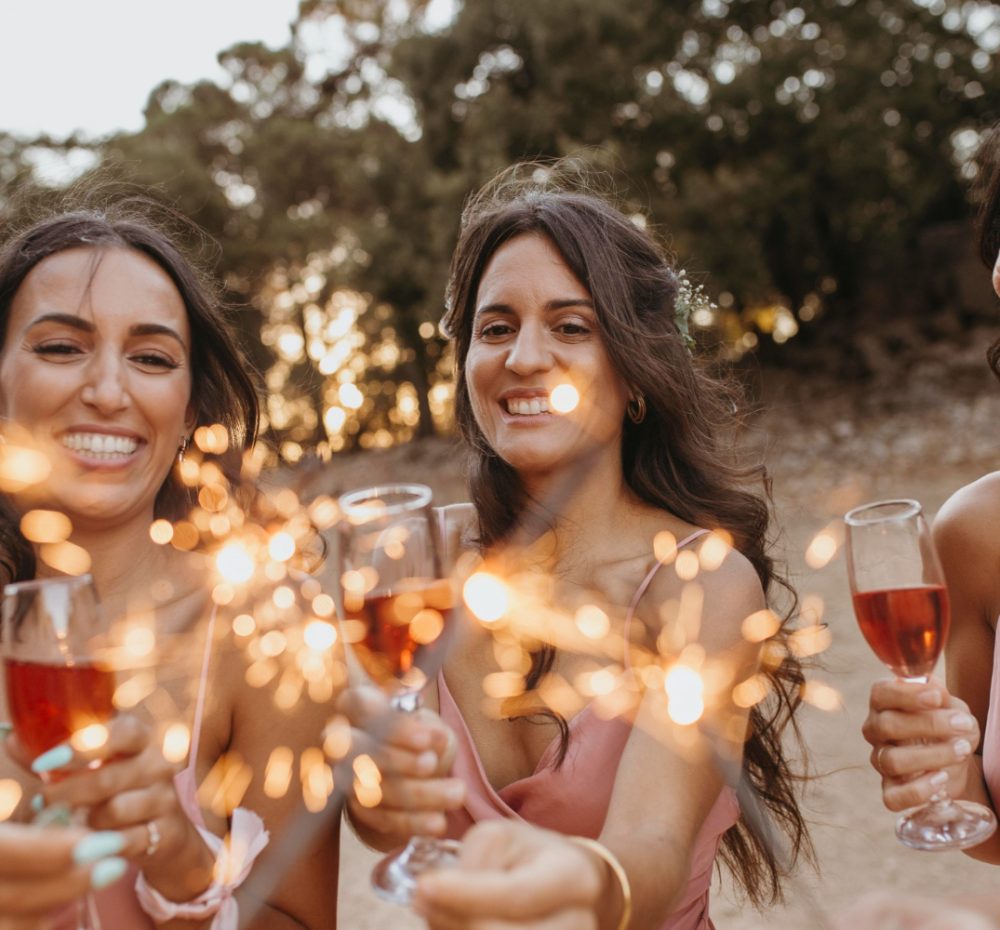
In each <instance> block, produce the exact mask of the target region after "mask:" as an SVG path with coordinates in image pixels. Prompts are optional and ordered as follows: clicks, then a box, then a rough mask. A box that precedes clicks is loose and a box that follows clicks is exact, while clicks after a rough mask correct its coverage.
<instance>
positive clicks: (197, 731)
mask: <svg viewBox="0 0 1000 930" xmlns="http://www.w3.org/2000/svg"><path fill="white" fill-rule="evenodd" d="M218 610H219V607H218V605H217V604H213V605H212V613H211V614H210V615H209V618H208V630H207V631H206V633H205V647H204V649H203V650H202V657H201V677H200V678H199V679H198V699H197V700H196V702H195V705H194V722H193V723H192V725H191V751H190V753H189V754H188V768H189V769H191V771H192V772H194V767H195V763H196V762H197V761H198V745H199V744H200V742H201V722H202V718H203V717H204V715H205V696H206V695H207V693H208V669H209V666H210V664H211V660H212V644H213V643H214V642H215V615H216V614H217V613H218Z"/></svg>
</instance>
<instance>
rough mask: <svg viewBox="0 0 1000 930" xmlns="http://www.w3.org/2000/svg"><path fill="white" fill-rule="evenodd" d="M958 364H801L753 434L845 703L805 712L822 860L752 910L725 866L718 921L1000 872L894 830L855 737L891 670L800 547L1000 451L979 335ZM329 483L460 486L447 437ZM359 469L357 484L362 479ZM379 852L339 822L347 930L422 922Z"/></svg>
mask: <svg viewBox="0 0 1000 930" xmlns="http://www.w3.org/2000/svg"><path fill="white" fill-rule="evenodd" d="M974 356H975V357H974V358H973V355H972V354H970V355H969V358H968V359H966V358H965V357H963V356H958V357H956V359H955V361H956V362H957V365H958V367H957V368H956V367H954V366H952V368H950V369H949V368H948V367H943V365H942V364H940V363H938V362H936V361H935V358H934V354H933V353H931V357H930V360H929V361H927V362H926V363H925V367H924V369H923V370H922V371H920V370H917V371H912V370H911V371H909V372H906V373H904V374H905V378H904V377H903V376H902V375H901V376H900V380H899V383H900V384H902V383H905V384H906V385H907V389H906V391H905V392H902V390H901V389H895V387H894V384H893V381H892V379H891V378H883V379H882V383H879V384H852V385H846V386H845V385H837V386H832V385H831V386H825V385H823V384H821V383H817V382H815V381H812V380H810V379H809V378H806V377H802V376H799V377H797V378H792V377H790V376H785V377H777V376H774V377H771V378H770V379H769V380H768V382H767V390H765V392H764V398H763V400H764V404H765V406H766V413H764V414H763V415H761V416H760V417H758V418H757V420H756V421H755V422H754V428H753V430H752V433H751V437H750V438H751V441H752V442H754V443H756V444H757V445H758V446H759V447H760V448H761V449H763V450H764V451H765V452H766V458H767V461H768V465H769V468H770V471H771V472H772V475H773V478H774V494H775V501H776V506H777V511H778V518H779V523H780V525H781V527H782V534H781V537H780V538H779V539H778V540H777V547H778V550H779V551H780V552H783V553H784V557H785V558H786V559H787V562H788V566H789V570H790V573H791V575H792V579H793V582H794V583H795V585H796V587H797V588H798V590H799V593H800V595H802V596H805V595H816V596H818V597H819V598H821V599H822V603H823V613H824V619H825V621H826V622H827V623H828V624H829V626H830V629H831V631H832V633H833V643H832V646H831V647H830V649H829V650H828V651H827V652H826V653H825V654H824V655H823V657H822V667H821V668H820V669H817V670H815V671H814V672H813V673H812V674H813V676H814V677H816V678H818V679H820V680H822V681H824V682H827V683H829V684H831V685H832V686H834V687H835V688H836V689H837V691H838V692H839V693H840V696H841V700H840V706H839V707H838V708H837V709H836V710H833V711H819V710H816V709H813V708H807V709H806V710H805V712H804V713H803V715H802V719H803V730H804V733H805V737H806V740H807V742H808V744H809V750H810V760H811V767H812V771H813V773H814V775H815V778H814V779H813V780H812V782H811V783H810V784H809V786H808V788H807V790H806V795H805V802H804V803H805V809H806V812H807V816H808V818H809V822H810V824H811V827H812V834H813V839H814V841H815V845H816V851H817V858H818V869H817V870H816V871H815V872H814V871H811V870H809V869H808V868H803V869H801V870H800V872H799V874H798V877H797V878H796V879H795V880H793V881H791V882H790V883H789V884H788V885H787V888H786V891H787V902H786V904H785V905H784V906H780V907H776V908H774V909H771V910H769V911H768V912H766V913H763V914H759V913H756V912H755V911H753V910H752V909H749V908H748V907H746V906H745V905H743V904H742V903H741V902H740V901H739V898H738V896H736V895H735V894H734V893H733V892H732V890H731V887H730V884H729V881H728V878H727V876H725V875H721V876H720V877H719V879H718V881H717V888H716V890H715V892H714V896H713V904H712V916H713V919H714V921H715V923H716V926H717V927H718V930H763V928H765V927H767V928H769V930H791V928H796V930H816V928H822V927H823V914H824V913H825V912H827V911H829V910H833V909H836V908H838V907H841V906H843V905H844V904H845V903H846V902H848V901H851V900H853V899H854V898H855V897H856V896H857V895H859V894H860V893H862V892H864V891H866V890H869V889H875V888H882V887H886V886H890V887H893V888H897V889H898V890H899V891H900V893H901V894H905V893H906V892H915V891H920V892H925V893H931V894H959V895H960V894H962V893H963V892H966V891H973V890H982V889H985V888H987V887H992V886H996V885H997V884H998V877H1000V872H997V871H996V869H995V868H992V867H989V866H985V865H982V864H980V863H977V862H974V861H973V860H971V859H969V858H968V857H966V856H964V855H962V854H960V853H937V854H934V853H920V852H913V851H910V850H907V849H905V848H904V847H902V846H901V845H899V843H897V842H896V840H895V838H894V836H893V816H892V815H891V814H889V813H888V812H886V811H885V810H884V809H883V808H882V806H881V803H880V798H879V790H878V780H877V777H876V775H875V774H874V773H873V772H872V771H871V769H870V768H869V767H868V764H867V756H868V752H867V744H866V743H865V742H864V741H863V740H862V738H861V735H860V724H861V721H862V719H863V717H864V714H865V709H866V705H867V695H868V689H869V686H870V684H871V682H872V681H873V680H875V679H876V678H878V677H879V676H882V675H884V674H885V672H884V669H883V668H882V667H881V666H880V665H879V663H878V662H877V660H875V658H874V657H873V656H872V655H871V653H870V652H869V651H868V648H867V646H866V645H865V643H864V642H863V640H862V639H861V636H860V634H859V633H858V631H857V627H856V624H855V622H854V618H853V615H852V612H851V607H850V602H849V598H848V592H847V581H846V574H845V569H844V565H843V558H842V555H841V554H839V553H838V555H837V556H836V557H835V558H834V559H833V560H832V561H830V562H829V563H828V564H827V565H825V566H824V567H822V568H810V567H809V566H808V565H807V564H806V560H805V552H806V549H807V547H808V545H809V542H810V541H811V540H812V539H813V537H814V536H815V535H816V534H817V533H818V532H819V531H820V530H822V529H824V528H825V527H828V526H831V525H833V526H838V525H839V518H840V517H841V515H842V514H843V513H844V511H845V510H846V509H848V508H849V507H851V506H853V505H854V504H856V503H859V502H861V501H864V500H869V499H876V498H879V497H886V496H893V497H895V496H907V497H916V498H919V499H920V500H922V501H923V503H924V505H925V508H926V509H927V510H928V512H930V513H933V512H934V511H936V510H937V508H938V507H940V505H941V504H942V502H943V501H944V500H945V499H946V498H947V497H948V495H949V494H950V493H951V492H952V491H954V490H955V489H956V488H958V487H959V486H960V485H962V484H963V483H966V482H968V481H970V480H972V479H973V478H975V477H977V476H978V475H980V474H982V473H983V472H985V471H989V470H992V469H993V468H996V467H998V463H1000V441H998V436H997V424H998V423H1000V388H998V387H997V386H996V385H995V382H992V381H991V379H990V377H989V375H988V374H985V373H984V369H983V366H982V362H981V359H982V343H980V345H979V347H978V349H977V351H976V352H975V353H974ZM342 462H343V464H342V466H341V467H340V468H339V469H336V470H335V478H334V479H333V480H334V481H335V482H336V483H337V484H338V485H340V486H341V487H343V486H346V485H347V484H351V483H360V481H364V482H368V481H372V480H378V479H379V478H381V477H383V476H389V475H397V476H398V475H400V474H405V475H406V477H407V478H412V479H415V480H425V481H428V482H430V483H432V484H433V485H434V486H435V487H436V488H437V489H438V492H439V496H440V498H441V499H442V500H457V499H460V498H461V496H462V485H461V478H460V476H459V475H458V472H457V469H456V458H455V455H454V452H453V450H452V449H451V448H450V447H449V446H447V445H445V444H441V443H436V444H431V445H426V446H422V447H419V446H413V447H409V448H402V449H397V450H392V451H391V452H389V453H386V454H385V455H382V456H374V455H367V456H365V457H364V460H363V464H362V463H361V462H359V461H354V462H352V461H351V460H350V459H343V460H342ZM358 476H361V477H360V480H359V479H358ZM372 861H373V857H372V855H371V854H369V853H368V852H366V851H364V850H362V849H361V848H359V846H358V845H357V843H356V841H354V840H353V838H352V836H351V835H350V831H345V837H344V843H343V865H342V875H341V905H340V926H341V927H343V928H345V930H389V928H392V930H407V928H411V927H413V928H416V927H420V926H422V925H423V924H422V922H420V921H418V920H416V919H415V918H414V917H413V916H412V915H411V914H409V913H407V912H405V911H402V910H400V909H398V908H394V907H390V906H383V905H381V904H380V903H379V902H377V901H376V900H375V899H374V898H373V896H372V895H371V893H370V891H369V889H368V884H367V872H368V870H369V868H370V866H371V863H372Z"/></svg>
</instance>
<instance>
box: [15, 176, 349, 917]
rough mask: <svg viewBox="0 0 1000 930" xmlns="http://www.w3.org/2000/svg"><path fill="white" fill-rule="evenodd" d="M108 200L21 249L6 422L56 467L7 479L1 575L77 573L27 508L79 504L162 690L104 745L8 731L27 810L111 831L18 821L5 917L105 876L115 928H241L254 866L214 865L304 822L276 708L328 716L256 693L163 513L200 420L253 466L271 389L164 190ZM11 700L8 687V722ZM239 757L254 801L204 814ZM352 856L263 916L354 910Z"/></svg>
mask: <svg viewBox="0 0 1000 930" xmlns="http://www.w3.org/2000/svg"><path fill="white" fill-rule="evenodd" d="M100 194H101V192H97V193H96V194H94V195H93V197H92V199H97V200H100V201H101V202H100V204H99V206H97V207H95V206H93V205H92V204H91V205H89V206H85V207H84V208H82V209H74V210H71V211H69V212H56V213H53V214H52V215H49V216H46V217H44V218H41V219H39V220H38V221H37V222H34V223H32V224H29V225H26V226H25V227H24V228H22V229H20V230H17V231H16V232H14V233H13V234H12V235H10V237H9V238H8V240H7V242H6V243H5V244H4V246H3V248H2V249H0V436H2V437H4V438H6V440H7V441H8V442H10V443H12V444H13V443H15V442H16V443H28V444H30V446H31V448H32V449H33V451H34V452H36V453H40V454H41V455H42V456H44V458H45V460H46V462H47V463H48V472H47V474H41V475H40V476H39V477H40V479H41V480H40V481H39V482H38V483H35V484H32V485H31V486H30V487H28V488H27V489H26V490H24V491H17V492H14V491H11V493H10V494H2V495H0V580H2V581H3V582H4V583H9V582H24V581H29V582H30V581H32V580H36V579H38V580H41V579H54V578H56V577H58V576H59V575H60V565H59V564H58V563H56V564H51V560H50V561H49V562H47V561H46V559H45V555H46V552H45V548H44V546H41V545H40V544H39V542H38V538H37V535H36V536H34V537H31V535H30V534H28V535H26V531H25V529H24V526H25V524H24V522H23V518H24V517H25V515H26V514H27V513H28V512H29V511H31V510H38V509H41V510H43V511H46V512H51V511H55V512H57V513H58V514H59V515H61V517H62V520H63V522H65V523H66V524H67V525H68V526H69V527H70V528H71V532H70V534H69V537H68V540H69V543H70V544H71V545H72V546H75V547H77V551H79V550H83V552H84V553H85V555H86V557H87V559H88V560H89V562H90V564H91V566H92V567H91V574H92V576H93V580H94V584H95V586H96V588H97V590H98V592H99V594H100V597H101V600H102V603H103V607H104V616H105V618H106V624H105V625H104V626H103V627H102V628H101V631H100V632H101V633H102V634H105V633H107V632H108V631H109V630H110V629H111V628H112V625H113V624H115V623H118V622H120V621H123V620H126V619H129V618H132V619H137V618H142V619H143V624H144V625H143V630H144V631H145V634H146V635H149V636H151V641H150V642H149V643H148V646H149V648H148V650H147V652H146V653H142V654H143V655H147V654H148V658H149V660H150V661H149V663H148V666H147V667H144V668H142V669H140V671H141V672H142V673H143V674H144V675H145V680H146V681H147V682H148V685H146V684H144V685H143V688H144V689H145V690H142V691H140V692H139V693H138V696H137V697H136V698H135V699H134V700H132V701H130V702H127V703H126V702H124V698H122V703H121V704H120V707H121V709H120V711H119V713H117V714H116V715H115V716H114V717H113V718H112V719H111V720H110V721H108V724H107V738H106V740H105V741H104V742H103V743H102V744H101V745H99V746H97V747H91V748H88V749H84V748H80V747H79V746H77V745H74V744H72V741H68V742H63V743H61V744H59V745H58V746H55V747H52V748H50V749H48V750H47V751H46V752H44V753H43V754H41V755H38V756H37V757H36V758H32V757H31V756H30V755H29V754H28V753H27V751H26V748H25V746H24V745H20V744H19V743H18V741H17V738H16V737H9V738H8V733H9V729H10V728H9V727H7V726H4V727H2V728H0V729H2V730H3V736H4V737H5V739H4V740H3V742H0V778H2V779H3V780H4V783H5V788H6V789H7V792H8V796H10V793H11V791H12V790H13V793H14V794H15V795H18V794H19V795H20V796H21V797H22V798H23V802H24V803H23V804H21V805H20V808H19V809H18V810H16V811H14V812H13V813H14V818H13V819H14V820H24V821H31V820H33V819H34V817H35V815H36V814H37V813H38V812H39V811H41V810H42V808H45V809H46V810H47V811H49V812H52V811H54V810H58V809H59V808H60V807H65V808H67V809H73V810H75V811H78V812H80V815H81V816H82V818H83V820H84V822H85V826H86V827H87V828H89V831H93V832H85V830H84V829H83V828H82V827H80V828H74V829H72V830H66V831H63V830H57V829H53V830H41V829H39V828H36V827H35V826H34V825H31V826H29V825H22V824H17V823H4V824H0V926H3V927H4V928H7V927H10V928H21V927H37V926H39V925H45V926H50V925H54V924H53V920H54V918H53V915H52V913H51V911H52V909H53V908H54V907H56V906H58V905H61V904H65V903H66V902H67V901H70V900H72V899H73V898H75V897H77V896H79V895H80V894H81V892H82V891H83V890H84V889H86V888H87V887H88V885H89V886H90V887H92V888H93V889H95V890H96V892H97V893H96V895H95V897H96V906H97V909H98V911H99V913H100V915H101V917H102V918H103V923H104V926H105V927H107V928H112V927H113V928H115V930H147V928H151V927H154V926H159V925H165V924H166V925H169V926H176V927H186V928H195V927H209V926H216V927H217V926H235V925H236V920H237V915H236V912H235V902H234V900H233V893H234V892H235V890H236V888H237V887H238V884H239V881H240V880H241V878H242V875H241V874H240V868H238V867H237V868H233V869H230V870H229V871H230V872H231V873H232V874H226V875H223V874H222V873H221V870H220V874H219V875H218V876H216V875H214V874H213V869H214V865H215V861H216V855H217V853H218V851H219V849H220V848H221V847H222V846H223V840H222V838H223V837H224V836H226V834H227V833H230V834H231V837H232V842H233V844H234V848H236V849H242V850H243V853H242V855H244V856H245V857H246V858H245V859H244V860H243V863H242V865H245V867H246V868H247V869H249V865H250V863H251V862H252V859H253V856H255V855H256V852H258V851H259V850H260V849H261V848H262V847H263V846H264V845H266V841H267V831H268V830H270V831H271V832H272V833H278V832H280V831H281V830H282V829H283V827H284V826H285V825H286V823H287V822H289V821H290V819H291V817H292V815H293V814H294V813H295V812H296V810H297V801H296V795H295V793H294V792H288V793H286V794H284V795H283V796H282V797H274V796H273V794H274V793H273V792H271V794H270V795H269V794H268V792H266V791H265V790H264V785H263V772H264V770H265V766H266V764H267V761H268V759H269V756H270V753H271V751H272V750H273V749H274V748H275V733H276V732H277V730H278V727H276V725H275V721H276V718H280V724H279V726H280V732H281V737H280V739H281V744H282V745H283V746H290V747H303V748H304V747H307V746H310V745H314V744H315V743H317V742H318V741H319V738H320V736H319V733H320V729H321V726H322V724H323V721H324V720H325V718H326V712H325V709H324V707H323V705H321V704H319V703H312V702H306V701H303V702H301V705H300V706H299V707H298V708H297V713H296V714H295V715H294V716H292V715H290V714H285V713H283V712H280V711H279V710H278V709H277V707H276V706H275V704H274V701H273V691H272V690H271V689H269V688H262V689H252V688H249V687H248V686H247V685H246V682H245V680H244V676H245V673H246V664H247V663H246V661H245V656H244V655H243V652H242V650H240V649H238V648H234V646H233V644H232V637H231V636H227V635H225V629H226V625H227V624H226V622H225V620H224V619H223V618H222V616H221V615H220V617H219V618H218V621H217V622H216V607H215V605H214V603H213V599H212V589H213V586H214V585H215V584H216V579H215V578H214V576H213V575H212V573H211V571H209V564H208V563H207V561H206V560H205V559H204V558H201V557H199V556H198V555H197V554H195V553H192V552H190V551H187V549H185V548H184V547H174V546H164V545H157V544H156V543H155V542H154V540H153V539H152V538H151V527H152V525H153V523H154V521H155V520H156V519H165V520H171V521H173V520H179V519H180V518H181V517H184V516H187V515H188V513H189V510H190V508H191V507H192V504H193V503H194V501H195V498H196V493H197V490H196V489H193V488H192V487H191V486H190V482H185V481H184V480H182V477H181V475H180V466H179V465H178V460H179V459H180V460H183V458H184V456H185V454H190V450H189V449H188V446H189V443H190V441H191V438H192V436H193V435H194V434H195V432H196V430H198V429H199V428H206V429H208V428H215V429H220V428H221V429H222V430H223V433H224V435H225V438H226V445H227V446H228V450H229V451H228V453H227V456H226V458H229V457H232V459H233V460H234V461H233V462H232V463H231V464H232V465H233V467H234V469H236V470H238V467H239V464H240V460H241V457H242V453H243V451H244V450H245V449H247V448H249V446H250V445H251V444H252V443H253V441H254V437H255V435H256V432H257V422H258V398H257V394H256V389H255V385H254V382H253V379H252V378H251V377H250V375H249V373H248V371H249V366H248V364H247V362H246V359H245V358H244V356H243V353H242V352H241V351H240V350H239V348H238V345H237V343H236V341H235V338H234V335H233V333H232V331H231V329H230V327H229V325H228V324H227V322H226V320H225V317H224V315H223V310H222V305H221V303H220V301H219V300H218V298H217V297H216V295H215V292H214V289H213V288H212V287H211V285H210V284H209V283H208V282H207V280H206V279H205V277H204V276H203V275H202V274H201V273H200V272H199V271H198V270H197V269H196V267H195V265H194V264H193V263H192V261H191V260H190V259H189V258H188V257H187V256H186V255H185V254H184V252H183V251H182V249H181V247H180V246H179V245H178V244H177V243H176V242H175V240H174V238H173V237H172V236H171V235H169V234H167V233H166V232H164V231H163V230H162V229H161V228H160V226H159V225H158V224H157V223H156V222H155V221H154V220H153V219H152V218H151V213H152V212H153V209H154V208H153V205H151V204H150V203H149V202H148V201H146V202H139V201H137V200H135V199H134V198H133V199H128V200H126V199H121V198H118V197H104V196H100ZM156 212H157V213H158V214H159V215H160V216H162V214H163V211H162V209H159V208H157V210H156ZM187 229H188V231H189V232H190V231H191V230H193V226H188V227H187ZM214 467H216V468H218V469H225V468H227V467H228V466H227V463H226V461H225V460H223V459H222V458H220V459H219V460H218V461H217V462H216V463H215V466H214ZM187 548H188V549H189V548H190V547H187ZM220 614H221V611H220ZM216 634H217V635H216ZM154 650H155V651H154ZM131 671H134V670H130V672H131ZM133 677H136V676H133ZM134 683H135V681H133V684H134ZM4 684H5V682H4V681H3V673H2V672H0V685H4ZM124 684H127V682H122V683H120V685H124ZM12 694H13V697H14V698H17V697H18V695H17V694H15V693H14V692H13V691H12ZM116 694H117V692H116ZM119 696H121V695H120V694H119ZM8 709H9V708H8V705H7V700H6V699H5V695H4V694H2V693H0V720H5V719H6V718H7V714H8ZM165 716H166V717H170V718H172V719H173V720H174V721H175V722H176V723H177V725H178V726H179V727H180V729H181V731H182V732H183V734H184V735H185V738H186V740H187V742H185V743H183V745H182V746H181V749H180V753H179V755H180V756H181V757H182V758H181V761H180V762H178V761H177V760H176V759H174V761H168V759H167V758H165V754H164V749H163V739H164V733H163V731H164V730H165V728H166V724H167V722H168V720H165V719H164V717H165ZM224 757H227V758H229V759H230V760H233V761H235V760H238V761H239V763H240V764H241V765H242V766H245V768H244V769H243V771H244V772H245V773H249V776H250V777H249V778H248V780H247V784H246V785H245V792H240V795H241V799H240V800H241V802H242V804H241V806H242V808H243V810H242V811H241V810H240V809H239V808H236V809H235V810H233V809H232V808H233V807H235V805H228V806H223V807H222V808H221V809H220V807H219V806H218V805H215V806H213V807H212V809H207V810H203V809H202V807H201V806H200V805H199V799H198V797H197V796H196V789H197V788H198V786H199V785H201V784H203V783H204V782H205V780H206V777H207V776H208V774H209V773H210V772H211V771H212V770H213V768H214V769H215V770H216V772H217V773H218V772H219V771H220V770H219V769H218V768H217V764H218V763H220V760H222V761H223V762H225V758H224ZM98 763H100V767H98ZM181 763H183V764H181ZM13 783H16V784H17V785H18V786H19V787H17V788H15V789H11V787H10V786H11V784H13ZM32 798H34V803H33V804H32V805H29V803H28V802H29V800H30V799H32ZM202 800H204V798H203V799H202ZM251 811H253V813H251ZM229 815H231V816H229ZM258 815H259V816H258ZM15 849H16V853H15V852H14V850H15ZM95 863H96V864H95ZM239 865H240V863H239V862H237V866H239ZM336 867H337V852H336V848H335V847H332V848H327V849H325V850H323V851H317V852H316V853H315V854H314V855H312V856H310V857H309V858H308V860H307V861H305V862H304V863H303V864H302V865H301V867H299V868H296V869H295V870H294V872H292V873H290V875H289V876H287V878H286V879H285V880H284V881H283V882H282V883H281V885H280V887H279V888H278V889H277V890H276V892H275V893H274V895H273V897H272V899H271V900H270V901H269V902H268V903H267V905H265V906H264V907H263V910H262V914H261V916H260V918H259V920H260V922H259V923H256V924H253V925H255V926H267V927H269V928H278V927H303V926H315V927H319V926H324V927H328V926H332V925H333V924H334V923H335V916H331V915H333V914H335V909H336ZM244 916H246V915H244ZM63 919H64V920H68V919H71V915H67V914H64V915H63ZM59 925H60V926H64V925H65V924H63V923H60V924H59Z"/></svg>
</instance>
